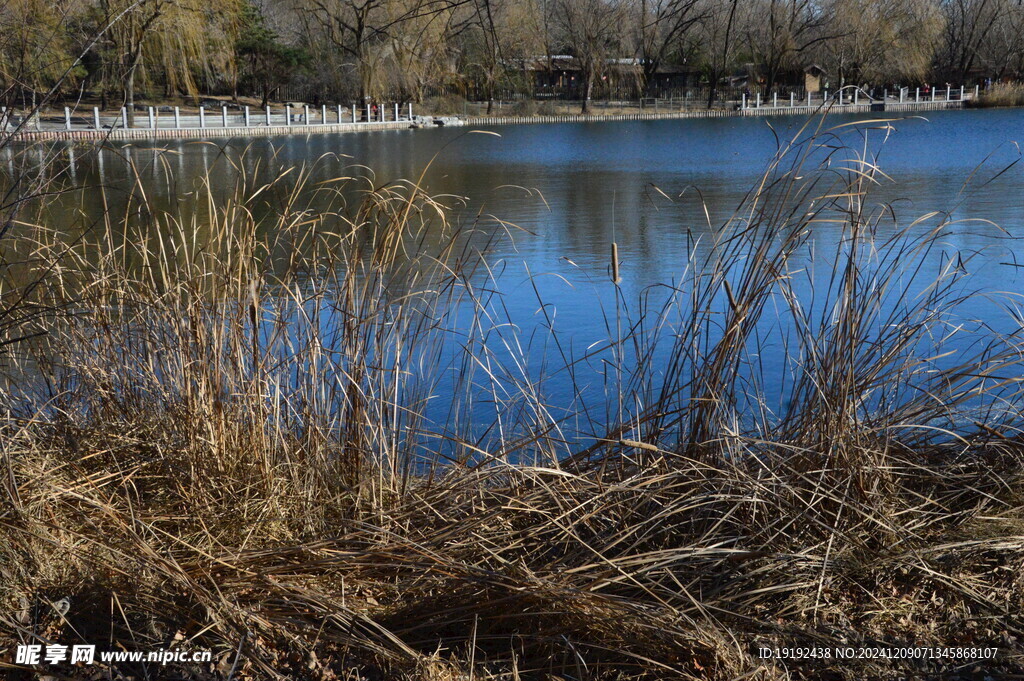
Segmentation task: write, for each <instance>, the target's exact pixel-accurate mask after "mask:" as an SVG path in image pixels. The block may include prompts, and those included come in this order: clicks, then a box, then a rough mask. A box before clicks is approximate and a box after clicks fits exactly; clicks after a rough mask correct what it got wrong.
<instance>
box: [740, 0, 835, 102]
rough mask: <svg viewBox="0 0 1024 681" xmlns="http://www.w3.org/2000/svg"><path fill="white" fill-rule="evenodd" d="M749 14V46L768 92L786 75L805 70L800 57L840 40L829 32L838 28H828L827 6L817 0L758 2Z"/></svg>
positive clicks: (757, 0) (752, 5)
mask: <svg viewBox="0 0 1024 681" xmlns="http://www.w3.org/2000/svg"><path fill="white" fill-rule="evenodd" d="M747 11H748V12H749V14H748V20H747V21H746V22H745V24H746V26H745V30H744V33H745V36H746V44H747V46H748V48H749V49H750V53H751V56H752V57H753V58H754V61H755V62H756V63H757V64H758V66H759V67H760V69H761V73H762V74H763V75H764V78H765V87H766V88H768V89H769V90H770V89H771V88H773V87H774V86H775V84H776V83H777V82H778V81H779V78H780V77H781V75H782V74H783V72H785V71H787V70H791V69H796V68H798V67H800V66H802V65H803V64H801V62H800V59H801V57H802V56H803V55H805V54H807V53H809V52H810V51H811V49H812V48H813V47H814V46H815V45H817V44H818V43H820V42H822V41H824V40H830V39H832V38H835V37H837V35H834V34H832V32H831V30H829V29H832V30H836V29H838V27H836V26H835V25H834V24H833V25H831V26H830V25H829V16H828V13H827V12H828V6H825V5H822V4H821V3H820V2H817V1H816V0H756V1H755V2H752V3H751V4H750V5H749V6H748V10H747ZM840 35H841V34H840Z"/></svg>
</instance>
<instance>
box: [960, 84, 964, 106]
mask: <svg viewBox="0 0 1024 681" xmlns="http://www.w3.org/2000/svg"><path fill="white" fill-rule="evenodd" d="M960 101H961V102H962V101H964V86H963V85H961V86H960Z"/></svg>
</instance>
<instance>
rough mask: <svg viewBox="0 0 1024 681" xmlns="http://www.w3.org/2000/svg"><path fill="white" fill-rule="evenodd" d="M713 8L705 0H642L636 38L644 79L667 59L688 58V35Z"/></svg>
mask: <svg viewBox="0 0 1024 681" xmlns="http://www.w3.org/2000/svg"><path fill="white" fill-rule="evenodd" d="M710 12H711V8H710V4H709V3H708V2H707V1H706V0H640V4H639V7H638V8H637V14H638V16H637V24H638V29H639V30H638V31H637V33H638V35H637V38H636V42H637V49H638V53H639V56H640V63H641V65H642V67H643V73H644V82H645V83H650V82H651V80H652V79H653V77H654V75H655V73H657V71H658V68H659V67H660V66H661V65H662V64H663V63H664V62H665V61H666V60H668V59H671V58H675V59H676V60H677V61H680V62H681V61H683V60H685V57H686V54H687V52H688V51H689V49H688V48H689V44H688V41H687V38H688V37H689V36H691V35H692V34H693V33H694V32H695V31H694V29H696V28H698V27H699V25H700V22H702V21H704V20H705V19H707V18H708V16H709V15H710Z"/></svg>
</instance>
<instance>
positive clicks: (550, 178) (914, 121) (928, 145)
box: [0, 110, 1024, 408]
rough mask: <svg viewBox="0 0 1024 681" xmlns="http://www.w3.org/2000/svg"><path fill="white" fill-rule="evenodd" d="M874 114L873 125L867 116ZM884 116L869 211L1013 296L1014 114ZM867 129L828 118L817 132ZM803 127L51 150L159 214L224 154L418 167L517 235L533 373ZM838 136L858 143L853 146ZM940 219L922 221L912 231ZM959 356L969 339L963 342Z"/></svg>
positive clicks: (670, 265)
mask: <svg viewBox="0 0 1024 681" xmlns="http://www.w3.org/2000/svg"><path fill="white" fill-rule="evenodd" d="M874 116H875V117H873V118H871V119H870V120H877V116H878V115H877V114H876V115H874ZM890 118H892V120H891V121H890V123H891V129H888V130H882V129H876V130H871V131H870V132H869V133H868V147H867V148H868V149H869V150H870V153H871V154H872V155H873V156H874V157H876V158H877V161H878V163H879V164H880V167H881V169H882V170H883V171H884V173H886V174H887V175H888V176H889V177H890V178H891V180H889V179H886V178H884V177H883V178H880V183H879V185H878V186H877V188H875V190H874V191H873V192H872V194H871V196H870V197H869V199H868V201H869V202H870V203H871V205H872V206H875V205H877V206H881V205H883V204H888V205H891V206H892V210H893V211H894V213H895V215H896V216H897V218H898V222H899V224H902V225H906V224H910V223H911V222H912V221H913V220H914V219H916V218H917V217H919V216H921V215H924V214H929V213H932V212H935V211H937V212H939V213H948V214H949V215H950V216H951V217H952V218H953V219H955V220H961V221H963V222H959V223H957V224H954V225H952V226H951V227H949V228H948V229H947V230H946V236H945V237H944V238H943V241H942V247H941V248H939V249H937V250H935V251H932V252H929V254H928V255H927V256H925V257H926V258H931V259H933V261H929V262H926V263H925V267H926V268H927V267H931V266H932V265H934V266H935V267H936V268H938V267H940V266H941V265H942V263H944V262H948V261H949V259H950V258H951V257H953V255H954V254H957V253H960V254H963V261H964V267H965V268H966V269H968V271H970V273H971V274H972V277H971V283H970V286H971V287H974V288H978V289H982V290H986V291H993V292H995V291H1009V292H1013V291H1016V290H1018V289H1019V285H1020V283H1021V281H1020V277H1021V276H1022V275H1021V274H1020V271H1021V270H1020V268H1019V267H1017V264H1018V263H1019V264H1022V265H1024V244H1021V243H1020V242H1019V241H1018V240H1017V239H1016V237H1017V236H1018V235H1020V234H1021V233H1022V227H1024V200H1021V194H1020V190H1021V187H1022V180H1024V175H1022V173H1024V167H1022V166H1019V165H1015V162H1016V161H1017V160H1018V159H1019V156H1020V149H1019V148H1018V147H1017V142H1018V141H1019V140H1021V139H1022V138H1024V112H1022V111H1020V110H982V111H948V112H940V111H937V112H929V114H928V116H927V118H921V117H915V118H908V119H897V118H895V117H890ZM867 119H868V116H862V117H856V116H841V117H840V116H837V117H830V118H828V120H827V121H826V122H825V124H824V125H825V126H826V127H833V126H837V125H842V124H844V123H850V122H853V121H857V120H867ZM804 123H805V121H804V120H803V119H800V118H797V117H773V118H771V119H757V118H725V119H707V120H671V121H644V122H615V123H589V124H552V125H522V126H494V127H491V128H487V129H486V130H487V131H489V132H493V133H497V135H492V134H472V133H469V132H468V131H467V130H466V129H465V128H462V129H458V128H447V129H444V128H442V129H433V130H408V131H394V132H382V133H372V134H339V135H316V136H308V137H304V136H290V137H276V138H274V137H272V138H260V139H256V140H233V141H223V140H215V141H211V142H203V143H197V142H167V141H160V142H159V143H151V144H147V143H143V144H135V145H132V146H126V145H121V146H117V147H112V148H110V149H107V150H105V151H102V152H99V153H85V150H83V149H80V148H77V147H73V146H66V147H58V148H57V149H58V151H59V152H60V154H61V163H64V164H65V167H66V170H67V173H68V175H67V176H68V178H70V180H71V181H72V182H73V183H76V184H78V185H79V186H81V187H83V188H87V187H95V186H97V185H103V186H105V187H107V188H110V189H111V190H112V195H116V194H117V193H118V192H124V193H129V192H137V191H139V189H138V187H133V183H132V181H131V177H132V174H131V173H130V172H129V166H128V163H127V161H129V160H130V161H131V163H133V164H134V165H135V167H136V168H137V170H138V176H139V177H140V178H141V179H142V187H143V188H144V190H145V191H146V192H147V194H148V196H149V197H150V199H154V198H155V199H156V200H157V201H159V202H161V203H163V204H165V205H167V206H174V205H175V204H176V203H179V202H181V201H182V198H181V197H182V196H183V195H186V194H187V193H188V192H190V191H192V190H193V189H194V188H195V181H196V179H197V178H199V177H201V176H203V175H204V174H205V173H206V172H208V171H209V170H211V169H214V170H215V172H214V176H215V177H221V178H223V179H224V182H225V185H228V184H230V178H231V176H232V175H233V174H235V173H236V172H237V170H236V169H232V168H231V167H230V166H228V165H227V164H225V163H224V160H223V155H224V154H225V153H226V154H227V156H229V157H231V158H236V159H237V158H243V159H244V161H243V162H241V163H240V164H239V165H240V167H244V168H246V169H248V170H249V171H252V172H255V169H256V168H257V167H259V166H261V165H262V166H266V165H267V164H269V163H270V162H271V160H274V162H276V163H277V164H280V165H283V166H289V165H303V164H306V165H308V166H310V167H312V168H313V173H314V175H313V178H312V179H313V180H314V181H319V180H327V179H330V178H332V177H337V176H338V175H340V174H345V173H351V172H365V171H363V170H358V171H353V169H352V166H355V165H358V166H365V167H366V168H370V169H372V171H373V173H374V176H375V178H376V182H377V183H378V184H383V183H386V182H388V181H391V180H397V179H402V178H417V177H419V176H420V175H421V173H424V170H425V169H426V171H425V173H424V175H423V177H424V179H423V186H424V187H425V188H426V189H427V190H428V191H429V192H431V193H434V194H448V195H455V196H458V197H465V206H464V208H461V209H459V210H458V211H457V215H456V217H457V218H458V219H462V220H465V221H469V220H471V219H472V217H473V216H475V215H477V214H478V213H481V212H483V213H485V214H490V215H493V216H495V217H497V218H500V219H501V220H504V221H507V222H509V223H513V224H514V225H516V226H517V227H518V228H519V229H518V230H513V231H514V232H515V237H514V239H513V240H511V241H510V240H499V241H497V242H495V243H494V244H492V245H490V246H489V247H488V253H487V257H488V260H489V262H490V263H492V265H494V266H495V270H496V271H497V272H499V274H498V275H497V276H498V277H499V281H500V284H501V291H502V293H503V304H504V306H505V308H507V311H508V316H509V318H510V320H511V321H512V322H513V323H514V324H515V326H516V327H517V328H518V334H519V337H521V338H523V339H527V342H526V343H524V347H526V348H527V351H526V353H525V354H526V355H527V356H528V358H529V365H530V367H532V368H534V369H537V370H539V368H540V367H542V366H544V364H545V363H546V362H547V361H548V360H550V359H551V358H550V356H549V355H550V353H551V352H553V350H552V349H551V346H550V345H549V344H545V343H540V342H538V343H537V344H536V345H534V346H530V345H529V341H530V339H533V338H534V337H535V335H536V331H537V329H541V328H546V326H547V324H548V323H549V320H550V319H552V318H553V319H554V320H555V327H556V329H557V330H558V332H559V334H560V336H561V337H562V339H563V340H564V342H565V343H566V346H567V347H570V348H572V349H573V352H574V353H582V352H585V351H586V349H587V348H591V347H594V346H595V344H600V343H601V342H602V341H605V340H607V339H608V337H609V335H610V320H613V319H614V317H615V315H614V310H615V309H616V303H615V300H616V289H615V287H614V286H613V285H612V284H611V282H610V281H609V260H610V255H609V254H610V249H611V244H612V243H613V242H615V243H616V244H618V249H619V259H620V261H621V283H620V288H619V291H620V292H621V300H622V301H624V303H623V304H624V305H626V306H630V305H632V304H633V303H634V302H636V301H638V300H640V299H641V297H643V296H649V295H651V292H652V291H655V292H656V291H658V290H659V289H658V288H652V287H658V286H659V285H661V284H666V283H668V284H672V283H674V282H678V281H680V280H681V279H680V278H681V277H682V275H683V273H684V272H685V269H686V267H687V264H688V262H690V255H691V252H692V249H693V248H694V244H695V243H701V242H702V241H707V240H709V239H710V237H711V236H712V235H714V234H715V232H716V231H717V230H718V228H719V226H720V225H721V224H722V222H723V221H724V220H726V219H727V218H728V217H729V216H730V215H732V213H733V211H734V210H735V209H736V207H737V206H738V205H739V204H740V203H741V201H742V200H743V197H744V195H745V194H746V193H747V192H748V191H749V190H750V189H751V187H752V186H754V185H755V184H756V183H757V181H758V179H759V178H760V176H761V174H762V173H763V171H764V169H765V167H766V164H767V163H768V162H769V161H770V160H771V158H772V157H773V155H774V154H775V153H776V150H777V148H778V144H779V142H778V140H779V139H783V140H785V139H788V138H789V137H791V136H793V135H794V134H796V132H797V128H798V126H800V125H803V124H804ZM848 141H852V142H854V143H856V144H860V145H863V141H858V139H857V138H850V139H848ZM243 150H244V154H243ZM168 151H169V152H171V153H165V152H168ZM317 159H320V160H319V161H318V162H315V161H317ZM4 162H5V159H4V158H3V157H0V164H3V163H4ZM6 162H11V166H10V168H9V171H10V172H12V173H13V172H15V171H16V170H17V169H16V168H15V167H14V165H13V162H12V161H11V160H10V159H6ZM314 162H315V163H314ZM218 164H219V165H218ZM428 165H429V168H428ZM218 169H219V170H218ZM19 172H20V171H19ZM965 186H966V188H965ZM71 206H76V207H79V208H80V209H81V211H82V213H83V215H85V216H89V215H90V214H98V213H99V212H101V211H102V205H101V203H100V202H99V199H98V198H97V192H95V191H92V190H91V189H83V190H82V191H80V192H72V193H71V194H69V195H67V196H65V197H63V198H62V199H61V200H60V201H56V202H54V204H53V207H52V215H53V217H52V219H53V220H54V221H56V222H59V221H61V220H62V219H66V220H69V221H70V220H71V219H72V218H71V217H67V216H70V214H71V213H70V207H71ZM62 216H63V217H62ZM76 219H81V218H80V217H79V218H76ZM974 219H983V220H987V221H991V222H984V221H973V220H974ZM936 221H937V219H936V218H933V219H930V220H927V221H925V222H923V223H922V224H921V226H920V230H921V231H924V230H925V229H928V228H930V227H933V226H934V225H935V224H936ZM993 223H994V224H993ZM490 224H492V227H491V229H498V228H497V227H495V226H493V223H490ZM819 228H820V230H819ZM881 229H883V230H884V229H886V227H884V226H883V227H882V228H881ZM839 242H840V235H839V234H837V233H836V232H835V231H834V230H831V231H830V229H829V228H828V225H824V224H823V225H819V226H817V227H816V230H815V233H814V234H812V235H810V239H809V242H808V246H807V248H806V250H807V252H808V253H810V252H811V251H814V252H817V253H818V254H819V255H818V256H817V257H818V258H819V259H820V258H822V257H824V256H821V255H820V254H821V253H828V252H830V251H831V250H833V249H834V248H835V247H836V246H837V244H838V243H839ZM825 260H827V257H825ZM808 262H810V256H808ZM916 264H919V263H907V266H908V268H909V267H911V266H913V265H916ZM815 276H816V275H815ZM812 278H813V277H809V279H812ZM797 290H798V292H799V285H798V287H797ZM966 314H967V316H968V317H969V318H971V319H975V320H981V321H983V322H985V323H987V324H990V325H991V326H993V327H994V328H996V329H998V330H1000V331H1003V332H1014V331H1015V330H1016V328H1015V324H1016V322H1015V321H1014V320H1013V319H1012V318H1010V317H1009V316H1007V315H1006V314H1005V312H1004V311H1003V309H1002V306H1001V303H1000V301H999V300H998V299H995V298H984V299H978V300H977V302H974V303H972V304H971V306H970V309H969V310H968V311H967V312H966ZM785 334H786V329H785V328H784V326H783V327H778V326H774V327H773V326H771V324H769V325H768V326H767V327H766V336H765V341H764V344H763V351H764V352H766V353H767V352H771V351H779V352H781V349H780V348H781V347H782V346H783V345H784V343H783V342H782V340H781V338H782V337H784V336H785ZM611 335H613V334H611ZM969 345H970V341H969V339H968V340H965V341H964V346H963V347H968V346H969ZM950 361H954V360H950ZM605 370H606V369H605V368H603V367H601V366H599V363H594V365H593V366H592V367H590V371H591V373H592V376H591V378H590V379H586V378H584V382H587V383H588V385H590V387H588V388H586V389H585V390H584V392H585V393H586V392H588V391H593V394H594V395H598V394H600V393H601V392H602V391H604V390H607V385H606V384H605V378H606V377H605V376H604V374H603V372H604V371H605ZM760 370H761V371H762V372H763V373H764V383H765V385H766V386H767V387H766V393H767V395H768V397H769V398H770V401H771V403H772V404H773V407H772V408H777V407H779V406H780V405H782V404H784V402H785V400H786V388H785V385H786V384H787V377H786V371H787V370H786V369H785V368H784V367H783V363H782V362H774V361H769V362H765V363H762V366H761V369H760ZM547 391H548V392H547V399H548V400H550V401H551V402H552V403H553V404H555V405H557V406H560V407H564V408H570V407H569V405H570V403H571V402H572V401H573V399H574V398H578V397H579V394H578V393H574V392H573V391H571V390H569V389H568V388H565V389H562V388H560V387H559V386H558V385H557V382H555V384H554V385H550V384H549V385H548V386H547ZM776 403H777V404H776Z"/></svg>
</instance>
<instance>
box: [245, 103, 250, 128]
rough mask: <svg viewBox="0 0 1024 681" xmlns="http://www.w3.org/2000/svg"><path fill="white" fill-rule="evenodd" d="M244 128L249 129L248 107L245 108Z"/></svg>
mask: <svg viewBox="0 0 1024 681" xmlns="http://www.w3.org/2000/svg"><path fill="white" fill-rule="evenodd" d="M245 127H247V128H248V127H249V107H245Z"/></svg>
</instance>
